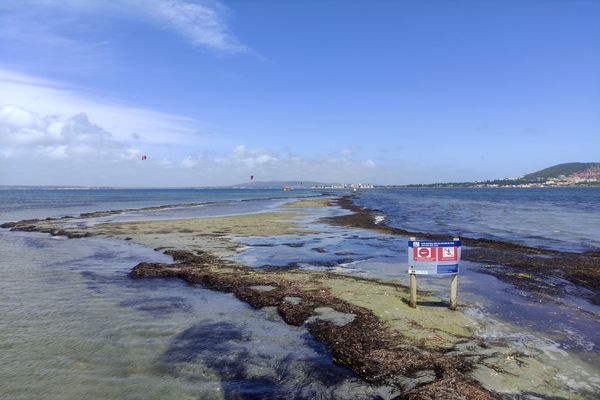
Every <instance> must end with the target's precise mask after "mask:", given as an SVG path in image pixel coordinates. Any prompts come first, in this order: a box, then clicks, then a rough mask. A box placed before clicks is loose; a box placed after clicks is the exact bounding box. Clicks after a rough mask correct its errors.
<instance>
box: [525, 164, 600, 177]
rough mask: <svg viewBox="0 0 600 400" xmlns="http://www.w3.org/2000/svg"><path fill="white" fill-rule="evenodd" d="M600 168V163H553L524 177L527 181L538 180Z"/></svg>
mask: <svg viewBox="0 0 600 400" xmlns="http://www.w3.org/2000/svg"><path fill="white" fill-rule="evenodd" d="M594 169H600V163H593V162H591V163H579V162H574V163H564V164H557V165H553V166H552V167H548V168H545V169H543V170H541V171H537V172H533V173H531V174H527V175H525V176H524V177H523V178H522V179H523V180H527V181H536V180H542V179H551V178H558V177H560V176H565V177H567V176H569V175H572V174H577V173H585V172H588V170H594Z"/></svg>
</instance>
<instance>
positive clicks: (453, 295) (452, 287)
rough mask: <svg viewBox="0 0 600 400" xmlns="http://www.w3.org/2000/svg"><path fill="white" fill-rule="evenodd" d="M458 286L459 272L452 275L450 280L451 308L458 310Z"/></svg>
mask: <svg viewBox="0 0 600 400" xmlns="http://www.w3.org/2000/svg"><path fill="white" fill-rule="evenodd" d="M457 288H458V274H454V275H452V281H450V309H451V310H456V289H457Z"/></svg>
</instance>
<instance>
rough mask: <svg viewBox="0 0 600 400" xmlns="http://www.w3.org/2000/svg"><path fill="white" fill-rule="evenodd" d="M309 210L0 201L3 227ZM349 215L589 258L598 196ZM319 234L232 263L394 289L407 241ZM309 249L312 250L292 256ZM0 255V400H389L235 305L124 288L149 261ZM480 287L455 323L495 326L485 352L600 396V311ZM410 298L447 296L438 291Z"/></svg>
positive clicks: (447, 196) (194, 193)
mask: <svg viewBox="0 0 600 400" xmlns="http://www.w3.org/2000/svg"><path fill="white" fill-rule="evenodd" d="M344 193H346V192H344ZM312 195H320V192H318V191H292V192H283V191H279V190H274V191H262V190H68V191H66V190H44V191H41V190H23V191H9V190H2V191H0V221H13V220H19V219H24V218H44V217H48V216H61V215H73V214H79V213H81V212H89V211H96V210H109V209H124V208H138V207H147V206H156V205H163V204H187V203H199V202H215V201H217V202H222V203H220V204H216V205H207V206H205V207H203V206H200V207H195V208H191V209H168V210H164V211H160V212H148V213H132V214H130V215H125V216H114V218H115V219H120V218H132V219H140V218H142V219H143V218H161V217H164V218H174V217H181V216H184V217H191V216H194V215H198V216H201V215H220V214H223V215H225V214H226V215H229V214H232V213H244V212H257V211H260V210H264V209H270V208H272V207H274V205H276V204H278V202H279V201H278V200H267V199H272V198H278V197H290V198H293V197H302V196H312ZM252 199H258V200H252ZM242 200H245V201H242ZM357 201H358V202H359V203H361V204H363V205H366V206H369V207H371V208H375V209H378V210H379V211H378V212H379V213H380V214H381V215H382V216H384V217H385V219H386V222H387V223H389V224H391V225H395V226H399V227H402V228H405V229H409V230H417V231H425V232H427V231H431V232H442V233H448V234H449V235H454V234H460V235H463V236H473V237H492V238H500V239H506V240H512V241H518V242H524V243H528V244H533V245H539V246H545V247H550V248H557V249H564V250H570V251H584V250H593V249H598V247H599V246H600V244H599V242H598V241H599V240H600V232H599V229H600V220H599V218H600V215H599V214H600V212H599V207H600V206H599V204H600V190H598V189H558V190H550V189H548V190H537V189H533V190H510V189H508V190H505V189H496V190H494V189H492V190H486V189H483V190H470V189H469V190H460V189H456V190H368V191H363V192H358V198H357ZM323 212H326V211H323ZM309 222H311V221H307V223H309ZM322 229H323V233H322V234H314V235H305V236H289V237H285V238H240V239H239V240H240V241H242V242H245V243H248V244H257V243H258V244H269V245H272V247H265V246H258V247H254V248H252V247H250V248H248V250H247V251H245V252H243V253H242V254H240V257H239V258H240V260H241V261H243V262H245V263H247V264H248V265H251V266H255V267H261V266H263V265H269V264H270V265H286V264H288V263H290V262H300V263H301V267H303V268H307V269H313V268H315V269H323V268H325V269H332V270H336V271H340V272H345V273H356V274H362V275H365V276H371V277H378V278H382V279H403V277H404V272H403V271H404V270H405V267H406V266H405V265H404V260H405V258H406V251H405V249H404V247H405V238H401V237H392V236H388V235H381V234H378V233H374V232H367V231H362V230H352V229H347V228H336V227H328V226H322ZM307 241H310V242H311V245H310V246H308V245H307V246H290V243H292V244H293V243H295V242H298V243H299V244H300V243H301V242H307ZM315 247H318V248H320V249H322V250H325V252H321V251H319V252H316V251H313V250H312V249H313V248H315ZM0 254H1V255H2V257H0V276H2V279H0V399H19V400H20V399H37V398H45V399H80V398H95V399H114V398H127V399H169V398H182V399H187V398H190V399H198V398H200V399H213V398H240V399H244V398H306V399H312V398H340V399H346V398H347V399H353V398H377V396H380V395H381V396H383V397H384V398H385V397H386V393H387V389H386V388H374V387H370V386H369V385H366V384H364V383H362V382H361V381H360V380H358V379H356V378H355V377H354V376H353V374H352V373H351V372H349V371H348V370H346V369H343V368H339V367H336V366H335V365H333V364H332V363H331V361H330V360H329V356H328V355H327V352H326V350H325V349H324V348H322V346H320V345H319V344H318V343H316V342H315V341H314V340H312V339H311V337H310V335H308V334H307V332H306V330H304V329H303V328H295V327H290V326H288V325H286V324H285V323H283V322H282V321H281V320H280V319H279V317H278V316H277V314H276V312H274V311H272V310H269V309H265V310H261V311H256V310H253V309H252V308H250V307H248V306H247V305H245V304H243V303H241V302H239V301H237V300H236V299H235V298H233V297H232V296H231V295H227V294H222V293H216V292H212V291H209V290H205V289H202V288H200V287H192V286H189V285H186V284H184V283H182V282H179V281H177V280H169V281H163V280H160V281H159V280H156V281H153V280H140V281H137V280H131V279H129V278H128V277H127V276H126V274H127V272H128V271H129V270H130V269H131V268H132V267H133V266H134V265H135V264H137V263H138V262H140V261H168V260H169V258H168V257H166V256H164V255H162V254H160V253H157V252H154V251H152V250H151V249H147V248H143V247H141V246H136V245H133V244H128V243H123V242H120V241H113V240H104V239H97V238H88V239H78V240H68V239H64V238H52V237H50V236H48V235H45V234H37V233H26V232H9V231H8V230H3V229H0ZM399 260H402V261H400V262H399ZM477 271H478V266H477V265H475V264H472V263H464V267H463V272H462V273H461V278H460V279H461V281H460V282H461V283H460V285H461V293H460V296H461V300H463V301H466V302H468V303H469V304H470V306H469V308H468V309H467V310H466V312H469V313H472V314H473V315H478V316H481V318H485V319H486V320H490V321H492V320H493V321H495V322H489V324H487V326H488V328H487V329H486V330H484V331H482V332H481V336H482V338H491V339H490V340H495V341H498V340H500V341H507V343H508V344H509V345H510V346H512V347H514V348H516V349H518V350H519V351H523V352H531V353H532V354H535V356H536V357H539V358H540V359H541V360H545V361H543V362H542V364H541V365H546V366H547V367H544V368H546V369H545V370H544V371H542V372H539V373H540V374H541V375H540V376H541V377H543V378H540V379H547V380H548V381H549V382H552V385H555V386H556V387H555V388H554V386H553V388H552V390H556V391H557V393H569V392H579V393H583V397H584V398H586V397H589V398H593V397H594V396H595V394H598V393H600V379H599V378H598V375H599V373H600V366H599V365H598V360H599V359H600V358H599V357H598V350H597V348H598V345H599V343H598V342H599V338H598V335H597V333H596V332H597V323H595V322H594V320H593V318H592V319H590V317H589V313H590V312H593V313H598V311H599V310H598V307H593V306H591V305H589V304H581V310H580V309H579V307H580V306H579V305H578V300H577V299H570V300H569V301H568V302H567V303H568V304H564V305H562V306H560V307H559V306H555V305H552V304H545V303H540V302H539V301H537V300H536V299H535V298H533V297H530V296H529V295H528V294H527V293H523V292H521V291H519V290H518V289H515V288H513V287H511V286H510V285H507V284H504V283H502V282H499V281H497V280H496V279H495V278H493V277H492V276H490V275H485V274H480V273H478V272H477ZM420 285H421V287H423V288H427V289H431V290H434V291H437V292H439V293H440V294H441V295H442V296H444V297H445V296H447V285H446V283H445V282H443V280H439V281H438V280H435V279H433V280H431V281H429V282H428V281H427V280H421V281H420ZM515 307H517V308H515ZM578 310H579V311H578ZM509 324H510V325H509ZM536 352H537V353H536ZM538 353H539V354H538ZM544 357H545V358H544ZM544 385H546V386H547V384H544ZM531 390H533V391H534V392H535V390H536V388H533V389H531ZM523 398H528V397H523Z"/></svg>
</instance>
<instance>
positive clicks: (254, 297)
mask: <svg viewBox="0 0 600 400" xmlns="http://www.w3.org/2000/svg"><path fill="white" fill-rule="evenodd" d="M166 254H169V255H171V256H172V257H173V259H174V260H175V263H174V264H159V263H140V264H138V265H137V266H135V267H134V268H133V269H132V270H131V272H130V273H129V275H130V276H131V277H133V278H149V277H162V278H165V277H177V278H180V279H184V280H185V281H187V282H190V283H193V284H201V285H203V286H205V287H207V288H210V289H213V290H218V291H222V292H228V293H233V294H234V295H235V296H236V297H237V298H238V299H240V300H242V301H244V302H246V303H248V304H250V305H252V306H254V307H266V306H271V307H276V308H277V311H278V313H279V314H280V315H281V317H282V318H283V320H284V321H286V322H287V323H289V324H292V325H296V326H300V325H303V324H306V326H307V328H308V330H309V331H310V332H311V333H312V334H313V335H314V336H315V338H316V339H317V340H319V341H321V342H322V343H324V344H326V345H327V346H328V348H329V349H330V351H331V354H332V357H333V360H334V362H335V363H336V364H339V365H342V366H345V367H347V368H350V369H351V370H352V371H354V372H355V373H356V374H357V375H359V376H360V377H362V378H363V379H365V380H367V381H368V382H371V383H374V384H385V385H391V386H394V387H396V388H398V389H399V392H400V393H401V394H400V395H399V397H397V398H399V399H448V400H451V399H474V400H480V399H481V400H486V399H495V398H497V397H496V395H495V394H493V393H491V392H489V391H488V390H486V389H484V388H483V387H482V386H481V385H480V384H478V383H477V382H476V381H474V380H473V379H471V378H470V377H469V372H470V371H471V370H472V368H473V361H472V360H471V359H469V358H468V357H466V356H465V357H463V356H460V355H449V354H447V353H448V352H447V350H446V351H444V350H441V349H440V350H435V349H427V350H425V349H422V348H419V347H416V346H415V345H414V344H412V343H411V342H410V341H409V340H407V339H406V338H405V337H404V336H403V335H402V334H401V333H400V332H398V331H396V330H393V329H391V328H390V327H389V326H388V325H387V323H385V322H384V321H382V320H380V319H379V318H377V317H376V316H375V315H374V314H373V313H372V312H371V311H369V310H367V309H365V308H362V307H359V306H356V305H353V304H350V303H347V302H345V301H343V300H340V299H338V298H336V297H335V296H333V295H332V294H331V292H330V291H329V290H327V289H325V288H323V287H319V286H318V285H310V284H307V282H297V281H292V280H287V279H285V278H282V277H278V276H277V274H276V273H275V274H273V273H269V272H266V273H265V272H260V271H256V270H253V269H251V268H248V267H245V266H241V265H238V264H235V263H233V262H231V261H227V260H222V259H219V258H218V257H215V256H214V255H212V254H210V253H205V252H198V253H196V254H193V253H189V252H185V251H167V252H166ZM309 281H310V278H309ZM313 283H314V282H313ZM323 310H331V311H332V312H333V313H335V314H336V315H344V316H351V317H352V318H348V319H347V320H345V321H343V322H341V323H339V321H338V322H336V321H335V320H331V319H328V318H319V317H318V316H317V317H315V315H317V314H319V311H323ZM348 321H349V322H348Z"/></svg>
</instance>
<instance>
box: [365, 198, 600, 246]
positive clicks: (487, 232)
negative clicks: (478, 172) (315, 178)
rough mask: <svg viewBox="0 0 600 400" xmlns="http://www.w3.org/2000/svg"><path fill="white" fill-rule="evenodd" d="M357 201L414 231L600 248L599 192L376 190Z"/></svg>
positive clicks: (388, 220)
mask: <svg viewBox="0 0 600 400" xmlns="http://www.w3.org/2000/svg"><path fill="white" fill-rule="evenodd" d="M357 203H359V204H362V205H365V206H368V207H370V208H375V209H378V210H381V214H382V215H384V216H385V218H386V223H387V224H389V225H392V226H396V227H399V228H404V229H406V230H409V231H416V232H432V233H446V234H448V236H452V235H462V236H468V237H473V238H482V237H483V238H489V239H499V240H506V241H512V242H519V243H524V244H528V245H531V246H536V247H546V248H552V249H557V250H563V251H589V250H600V188H527V189H525V188H523V189H508V188H507V189H503V188H493V189H394V190H390V189H386V190H377V189H376V190H365V191H362V192H360V193H359V197H358V199H357Z"/></svg>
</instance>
